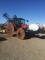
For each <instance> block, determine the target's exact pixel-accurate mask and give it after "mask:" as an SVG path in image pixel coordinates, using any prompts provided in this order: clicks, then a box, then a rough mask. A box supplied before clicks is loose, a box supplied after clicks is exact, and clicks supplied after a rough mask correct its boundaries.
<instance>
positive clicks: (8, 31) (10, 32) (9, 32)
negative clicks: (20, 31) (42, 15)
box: [6, 23, 14, 36]
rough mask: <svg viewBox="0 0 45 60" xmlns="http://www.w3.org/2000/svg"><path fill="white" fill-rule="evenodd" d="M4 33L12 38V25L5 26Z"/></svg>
mask: <svg viewBox="0 0 45 60" xmlns="http://www.w3.org/2000/svg"><path fill="white" fill-rule="evenodd" d="M6 33H7V35H8V36H12V35H13V34H14V26H13V24H12V23H9V24H8V25H7V26H6Z"/></svg>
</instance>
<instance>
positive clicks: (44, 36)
mask: <svg viewBox="0 0 45 60" xmlns="http://www.w3.org/2000/svg"><path fill="white" fill-rule="evenodd" d="M31 38H39V39H45V35H42V36H40V35H31V36H27V37H25V40H27V39H31Z"/></svg>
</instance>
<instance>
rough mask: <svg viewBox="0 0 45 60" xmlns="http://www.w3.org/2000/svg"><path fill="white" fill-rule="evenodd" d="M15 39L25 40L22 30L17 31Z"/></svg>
mask: <svg viewBox="0 0 45 60" xmlns="http://www.w3.org/2000/svg"><path fill="white" fill-rule="evenodd" d="M17 38H19V39H21V40H23V39H24V38H25V32H24V30H23V29H22V28H19V29H18V30H17Z"/></svg>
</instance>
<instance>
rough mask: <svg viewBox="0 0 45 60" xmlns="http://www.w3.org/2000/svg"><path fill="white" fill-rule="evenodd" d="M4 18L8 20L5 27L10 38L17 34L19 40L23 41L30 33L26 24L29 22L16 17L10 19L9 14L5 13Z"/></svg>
mask: <svg viewBox="0 0 45 60" xmlns="http://www.w3.org/2000/svg"><path fill="white" fill-rule="evenodd" d="M3 16H4V17H5V18H6V19H7V24H5V26H4V27H5V28H6V33H7V34H8V36H13V35H14V34H16V36H17V38H19V39H21V40H23V39H24V38H25V37H26V35H27V33H28V25H27V24H25V21H27V22H28V20H25V19H23V18H17V16H16V15H14V16H13V18H10V16H9V15H8V14H7V13H4V14H3Z"/></svg>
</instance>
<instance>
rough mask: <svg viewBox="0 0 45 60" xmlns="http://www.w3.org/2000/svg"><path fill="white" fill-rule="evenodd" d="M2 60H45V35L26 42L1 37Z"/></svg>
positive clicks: (0, 58) (0, 52)
mask: <svg viewBox="0 0 45 60" xmlns="http://www.w3.org/2000/svg"><path fill="white" fill-rule="evenodd" d="M0 60H45V35H41V36H39V35H36V36H34V37H32V38H30V39H25V40H19V39H18V38H16V37H7V35H5V34H3V35H0Z"/></svg>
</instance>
